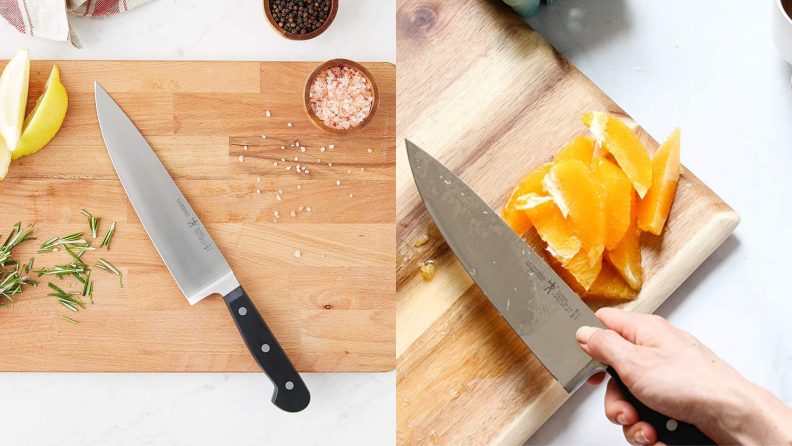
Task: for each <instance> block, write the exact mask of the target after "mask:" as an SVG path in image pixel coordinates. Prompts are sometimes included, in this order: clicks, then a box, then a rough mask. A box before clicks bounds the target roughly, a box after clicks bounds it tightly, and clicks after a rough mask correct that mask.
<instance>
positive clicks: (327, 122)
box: [305, 59, 379, 134]
mask: <svg viewBox="0 0 792 446" xmlns="http://www.w3.org/2000/svg"><path fill="white" fill-rule="evenodd" d="M377 107H379V90H378V89H377V83H376V82H375V81H374V77H373V76H372V75H371V72H369V70H367V69H366V68H365V67H364V66H363V65H360V64H358V63H355V62H352V61H351V60H347V59H333V60H329V61H327V62H325V63H323V64H321V65H319V66H318V67H316V69H315V70H314V71H313V73H311V75H310V76H309V77H308V81H307V82H306V83H305V111H306V112H307V113H308V116H309V117H310V118H311V122H313V123H314V125H316V126H317V127H319V128H320V129H322V130H325V131H327V132H331V133H336V134H346V133H352V132H356V131H358V130H361V129H363V128H364V127H365V126H367V125H368V124H369V123H370V122H371V120H372V119H373V118H374V114H375V113H376V112H377Z"/></svg>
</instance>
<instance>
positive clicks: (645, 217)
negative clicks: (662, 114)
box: [638, 128, 682, 235]
mask: <svg viewBox="0 0 792 446" xmlns="http://www.w3.org/2000/svg"><path fill="white" fill-rule="evenodd" d="M681 133H682V132H681V130H680V129H679V128H677V129H676V130H674V131H673V133H671V136H669V137H668V139H667V140H666V142H664V143H663V145H662V146H660V149H659V150H658V151H657V153H655V156H654V159H652V187H650V188H649V191H648V192H647V193H646V196H645V197H643V200H641V202H640V203H639V204H638V227H639V228H641V229H643V230H644V231H646V232H651V233H652V234H654V235H660V233H661V232H662V231H663V226H665V222H666V219H667V218H668V213H669V212H670V211H671V204H672V203H673V202H674V195H675V194H676V188H677V183H678V182H679V168H680V162H679V150H680V137H681Z"/></svg>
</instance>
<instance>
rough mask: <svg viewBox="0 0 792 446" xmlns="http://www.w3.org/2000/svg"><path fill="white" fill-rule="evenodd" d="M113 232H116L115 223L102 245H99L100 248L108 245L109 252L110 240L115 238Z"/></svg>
mask: <svg viewBox="0 0 792 446" xmlns="http://www.w3.org/2000/svg"><path fill="white" fill-rule="evenodd" d="M113 232H115V222H113V224H112V225H110V229H108V230H107V234H105V236H104V239H103V240H102V244H101V245H99V247H100V248H101V247H102V246H105V245H106V246H107V250H108V251H109V250H110V239H111V238H113Z"/></svg>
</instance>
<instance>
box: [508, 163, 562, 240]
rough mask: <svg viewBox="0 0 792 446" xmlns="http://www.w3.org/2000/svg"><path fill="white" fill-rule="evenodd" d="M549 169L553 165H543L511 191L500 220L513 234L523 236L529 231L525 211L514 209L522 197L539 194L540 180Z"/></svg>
mask: <svg viewBox="0 0 792 446" xmlns="http://www.w3.org/2000/svg"><path fill="white" fill-rule="evenodd" d="M551 167H553V165H552V164H550V163H548V164H543V165H541V166H539V167H537V168H535V169H534V170H532V171H531V172H529V173H528V175H526V176H525V177H523V179H522V180H521V181H520V184H518V185H517V187H515V188H514V191H512V194H511V196H510V197H509V200H508V201H507V202H506V205H505V206H504V207H503V210H502V211H501V218H503V220H504V221H506V224H508V225H509V226H510V227H511V228H512V229H513V230H514V232H516V233H517V234H519V235H523V234H525V232H526V231H528V230H529V229H531V220H530V219H529V218H528V216H527V215H526V214H525V211H522V210H518V209H516V208H515V205H516V203H517V199H518V198H520V197H521V196H523V195H527V194H531V193H535V194H538V193H541V192H542V180H543V179H544V177H545V175H547V172H549V171H550V168H551Z"/></svg>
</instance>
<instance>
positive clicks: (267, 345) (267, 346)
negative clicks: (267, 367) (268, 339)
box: [261, 344, 270, 353]
mask: <svg viewBox="0 0 792 446" xmlns="http://www.w3.org/2000/svg"><path fill="white" fill-rule="evenodd" d="M269 349H270V346H269V344H264V345H262V346H261V351H263V352H264V353H269Z"/></svg>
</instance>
